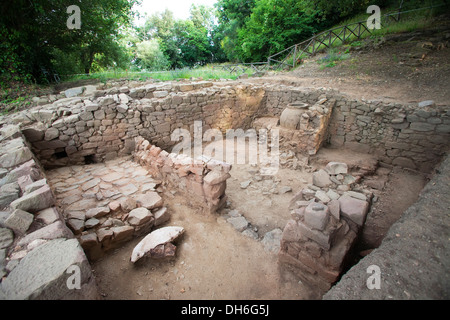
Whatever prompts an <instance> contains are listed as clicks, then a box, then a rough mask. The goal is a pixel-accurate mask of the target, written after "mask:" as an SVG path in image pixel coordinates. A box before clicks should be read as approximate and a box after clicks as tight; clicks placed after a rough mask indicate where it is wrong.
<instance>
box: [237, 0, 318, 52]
mask: <svg viewBox="0 0 450 320" xmlns="http://www.w3.org/2000/svg"><path fill="white" fill-rule="evenodd" d="M316 31H317V29H316V25H315V13H314V12H313V11H312V10H310V11H309V12H308V13H306V11H305V10H304V8H303V5H302V1H298V0H257V1H256V6H255V8H254V9H253V11H252V14H251V16H250V18H249V20H248V21H247V22H246V23H245V26H244V27H243V28H242V29H240V30H239V33H238V35H239V37H238V38H239V41H240V49H241V50H242V57H241V58H242V59H243V60H245V61H263V60H265V59H266V58H267V57H268V56H269V55H271V54H274V53H277V52H279V51H281V50H283V49H285V48H287V47H289V46H291V45H293V44H295V43H298V42H300V41H301V40H303V39H305V38H308V37H310V36H311V35H312V34H313V33H314V32H316Z"/></svg>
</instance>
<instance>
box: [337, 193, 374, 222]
mask: <svg viewBox="0 0 450 320" xmlns="http://www.w3.org/2000/svg"><path fill="white" fill-rule="evenodd" d="M339 204H340V207H341V213H342V216H344V217H346V218H348V219H350V220H352V221H353V222H355V223H356V224H357V225H358V226H362V225H363V224H364V222H365V221H366V215H367V212H368V211H369V203H368V202H367V201H364V200H360V199H355V198H353V197H350V196H348V195H344V196H342V197H340V198H339Z"/></svg>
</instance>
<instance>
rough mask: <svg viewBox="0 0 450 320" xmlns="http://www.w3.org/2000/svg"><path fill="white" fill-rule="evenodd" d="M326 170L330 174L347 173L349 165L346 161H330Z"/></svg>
mask: <svg viewBox="0 0 450 320" xmlns="http://www.w3.org/2000/svg"><path fill="white" fill-rule="evenodd" d="M325 171H327V172H328V173H329V174H334V175H337V174H347V173H348V166H347V164H346V163H343V162H329V163H328V164H327V165H326V167H325Z"/></svg>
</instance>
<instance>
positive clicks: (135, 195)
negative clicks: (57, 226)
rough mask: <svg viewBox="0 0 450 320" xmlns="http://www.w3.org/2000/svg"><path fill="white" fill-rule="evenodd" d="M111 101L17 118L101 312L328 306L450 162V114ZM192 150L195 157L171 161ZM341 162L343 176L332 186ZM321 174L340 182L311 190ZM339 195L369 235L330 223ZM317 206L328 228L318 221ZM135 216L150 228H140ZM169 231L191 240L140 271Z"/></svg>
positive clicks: (278, 95)
mask: <svg viewBox="0 0 450 320" xmlns="http://www.w3.org/2000/svg"><path fill="white" fill-rule="evenodd" d="M102 89H103V90H100V91H98V92H97V93H96V97H94V98H76V99H72V100H70V101H69V100H64V101H60V102H58V101H57V102H55V103H53V104H52V105H51V106H44V107H41V108H39V109H37V110H36V111H33V112H31V113H30V114H28V115H26V114H22V115H21V116H22V117H23V118H21V119H20V120H22V121H23V123H24V125H23V126H22V127H21V132H22V133H23V135H24V136H25V138H26V140H27V144H29V147H30V149H31V150H32V151H33V154H34V156H35V157H36V162H38V163H39V164H40V165H42V167H43V168H44V169H42V170H45V176H46V177H47V180H48V184H49V185H50V186H51V189H52V191H53V193H54V195H55V197H56V203H55V206H56V208H57V209H58V210H59V212H60V213H61V214H62V217H63V219H64V222H65V223H66V224H67V226H68V227H69V228H70V230H71V231H72V232H73V233H74V234H75V237H76V238H77V239H78V240H79V241H80V244H81V245H82V247H83V249H84V251H85V253H86V255H87V256H88V258H89V260H90V262H91V266H92V269H93V272H94V275H95V281H96V283H97V286H98V288H99V293H100V294H101V296H103V298H106V299H211V298H212V299H317V298H320V297H321V296H322V295H323V294H324V293H325V292H326V291H327V290H328V289H329V288H330V287H331V286H332V285H333V284H334V283H335V282H336V281H338V280H339V278H340V276H341V274H342V273H344V272H345V271H346V270H347V269H348V268H349V267H350V266H351V265H353V264H355V263H357V261H358V260H359V259H360V258H361V257H363V256H365V255H367V254H370V251H371V250H372V249H374V248H376V247H378V246H379V245H380V243H381V241H382V239H383V237H384V235H385V234H386V232H387V231H388V229H389V227H390V226H391V225H392V224H393V223H394V222H395V221H396V220H397V219H398V218H399V217H400V216H401V213H402V212H403V211H404V210H406V209H407V208H408V207H409V206H410V205H412V204H413V203H414V202H415V201H416V200H417V197H418V195H419V193H420V191H421V190H422V188H423V186H424V185H425V184H426V174H428V173H430V172H431V171H432V169H433V168H434V166H435V165H436V164H437V163H438V162H439V160H440V159H441V158H442V156H443V155H444V154H445V152H446V150H448V136H449V132H450V127H449V126H450V124H449V121H450V120H449V113H448V111H447V110H446V108H445V107H444V106H436V105H435V104H434V103H432V102H426V103H424V104H422V105H420V106H419V107H417V106H412V105H411V106H405V105H396V104H383V103H382V102H380V101H353V100H347V99H346V98H345V96H342V95H341V94H339V93H337V92H335V91H326V90H311V89H301V88H294V87H286V86H277V85H275V84H267V85H258V86H256V85H251V84H247V83H235V84H233V85H231V86H230V85H229V84H224V85H219V84H217V85H213V84H212V83H207V82H198V83H192V84H181V85H180V84H162V85H161V84H158V85H154V84H147V85H145V86H142V87H136V88H133V89H128V88H127V89H126V90H125V88H123V87H122V88H120V90H119V88H115V87H112V88H102ZM18 119H19V117H18ZM296 119H297V120H296ZM176 130H178V131H176ZM230 130H231V133H230ZM175 131H176V132H177V134H176V137H174V136H173V134H174V132H175ZM183 134H184V135H183ZM228 134H230V135H228ZM171 135H172V139H171ZM230 136H231V137H232V139H227V138H229V137H230ZM180 137H183V139H181V140H180ZM212 137H213V138H212ZM235 138H236V140H235ZM196 139H197V140H196ZM180 141H181V142H180ZM231 141H232V142H231ZM224 144H225V145H226V148H231V150H232V151H231V152H230V154H232V155H235V156H236V158H235V157H232V158H229V157H228V158H227V157H226V156H225V155H226V154H227V151H226V150H225V149H221V146H223V145H224ZM199 145H200V146H201V148H200V149H201V152H200V153H198V147H199ZM219 146H220V147H219ZM181 147H183V148H182V149H183V152H184V153H185V155H184V156H180V155H177V154H175V153H169V152H174V151H179V150H180V148H181ZM196 148H197V149H196ZM165 150H167V151H168V152H166V151H165ZM219 151H220V152H219ZM186 154H188V155H186ZM240 155H244V156H243V158H241V160H242V159H243V161H240V162H236V161H235V160H236V159H239V156H240ZM189 156H191V157H189ZM199 156H200V157H199ZM268 156H269V157H268ZM214 158H216V159H215V160H214ZM252 159H253V160H254V159H257V161H256V162H255V161H253V160H252ZM330 162H337V163H340V164H341V165H342V166H344V165H345V168H346V169H345V172H344V171H342V173H330V171H327V170H328V169H327V168H328V165H329V163H330ZM230 165H231V166H230ZM323 172H328V173H327V174H328V176H327V177H325V178H326V179H331V180H332V182H330V183H329V184H325V185H323V184H321V183H319V182H317V181H316V179H317V175H318V174H319V173H320V174H322V173H323ZM43 173H44V171H43ZM333 179H334V180H333ZM305 190H307V191H305ZM308 192H309V193H308ZM311 192H312V193H311ZM323 195H325V196H326V197H323ZM335 196H336V199H334V198H333V197H335ZM342 197H347V198H348V199H349V200H348V201H350V202H352V201H353V202H352V203H354V201H356V200H358V201H361V202H357V204H363V205H364V206H365V207H366V209H367V210H366V211H365V212H364V214H363V218H362V219H363V221H362V223H360V221H359V220H354V219H352V218H349V214H348V213H347V212H344V211H342V205H343V204H342V203H341V204H340V205H341V211H339V209H338V213H337V215H338V216H337V217H336V216H335V215H331V214H330V213H329V212H330V211H328V209H327V206H328V205H331V201H338V202H339V201H340V200H339V199H340V198H342ZM355 197H356V198H355ZM350 198H351V199H350ZM355 199H356V200H355ZM311 201H312V202H315V203H317V204H318V203H321V204H324V205H325V207H322V209H323V210H326V212H327V213H326V214H327V216H326V217H327V218H326V220H323V221H318V220H314V221H313V222H311V220H309V221H310V222H308V220H307V219H311V218H307V217H306V215H307V213H306V211H307V210H308V207H307V205H308V204H306V203H305V202H309V203H311ZM299 203H300V204H299ZM334 203H335V202H334ZM344 205H345V203H344ZM305 206H306V208H305ZM139 207H145V208H146V209H148V211H149V215H151V216H152V217H151V218H148V219H147V218H145V219H141V220H139V219H138V220H136V219H137V218H136V219H134V218H133V219H131V218H130V212H131V211H132V210H134V209H135V208H139ZM316 209H318V208H315V209H314V210H316ZM322 209H320V208H319V210H322ZM161 210H163V211H164V215H163V214H162V213H161ZM316 211H317V210H316ZM165 212H167V213H165ZM157 217H158V218H157ZM357 219H360V218H357ZM355 221H356V222H355ZM322 222H324V223H325V224H324V226H322V227H321V226H317V225H315V227H314V228H313V227H312V225H313V224H314V223H322ZM308 223H311V224H308ZM164 226H182V227H183V228H184V229H185V231H186V232H185V234H184V235H183V237H182V238H181V239H179V240H177V241H176V242H175V245H176V246H177V251H176V255H175V256H174V257H171V258H164V259H159V260H158V259H151V258H144V259H142V260H141V261H139V262H137V263H135V264H133V263H131V262H130V255H131V251H132V250H133V248H134V246H135V245H136V244H137V243H138V242H139V241H140V240H141V239H142V238H143V237H144V236H145V235H146V234H148V233H149V232H151V231H152V230H155V229H157V228H162V227H164ZM289 228H290V229H289ZM293 228H294V229H293ZM295 228H300V229H298V230H303V231H298V230H297V229H295ZM302 228H303V229H302ZM304 228H307V229H304ZM30 230H31V229H30ZM305 230H306V231H305ZM308 230H309V231H308ZM317 230H319V231H320V232H323V235H325V238H326V240H325V241H324V242H323V241H322V240H321V239H323V237H322V235H320V234H319V233H318V231H317ZM289 232H290V233H289ZM302 232H306V234H308V232H309V236H305V234H302ZM353 233H354V234H353ZM349 234H350V235H351V236H348V235H349ZM294 235H295V236H294ZM317 241H318V242H317ZM313 242H317V243H318V244H319V245H317V243H313ZM334 248H338V249H334ZM336 252H339V254H336ZM14 253H15V250H14V249H9V250H8V255H9V256H11V255H12V254H14ZM303 253H307V254H308V255H309V256H308V257H312V258H311V259H310V258H308V257H305V256H304V255H303ZM315 256H317V259H314V257H315ZM20 258H22V257H20ZM20 258H19V261H20ZM330 261H331V262H330ZM305 270H306V271H307V272H306V273H309V274H308V275H307V276H304V275H303V274H304V271H305ZM317 270H319V271H317ZM317 279H318V280H317Z"/></svg>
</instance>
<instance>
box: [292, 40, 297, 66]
mask: <svg viewBox="0 0 450 320" xmlns="http://www.w3.org/2000/svg"><path fill="white" fill-rule="evenodd" d="M296 64H297V45H295V47H294V60H293V61H292V68H295V65H296Z"/></svg>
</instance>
